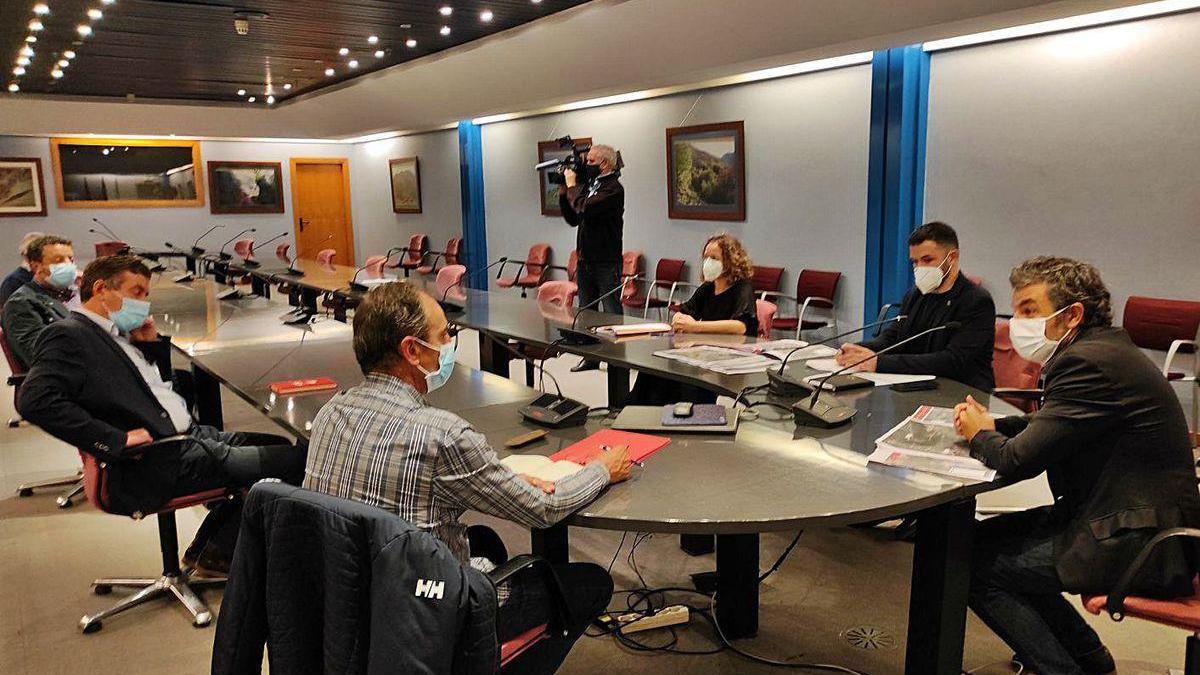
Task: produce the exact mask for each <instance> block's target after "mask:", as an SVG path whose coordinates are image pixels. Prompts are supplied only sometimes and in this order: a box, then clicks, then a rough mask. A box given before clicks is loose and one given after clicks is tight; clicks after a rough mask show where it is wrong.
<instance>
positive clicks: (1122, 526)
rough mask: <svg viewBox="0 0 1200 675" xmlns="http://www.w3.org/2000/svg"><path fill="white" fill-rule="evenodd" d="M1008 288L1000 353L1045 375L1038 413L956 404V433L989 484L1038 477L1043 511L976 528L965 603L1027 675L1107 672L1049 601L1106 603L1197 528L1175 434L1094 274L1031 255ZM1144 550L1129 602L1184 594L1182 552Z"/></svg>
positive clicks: (1185, 453)
mask: <svg viewBox="0 0 1200 675" xmlns="http://www.w3.org/2000/svg"><path fill="white" fill-rule="evenodd" d="M1010 281H1011V283H1012V287H1013V298H1012V307H1013V320H1012V322H1011V324H1010V330H1011V335H1012V341H1013V346H1014V348H1016V350H1017V352H1018V353H1020V354H1021V356H1023V357H1025V358H1026V359H1029V360H1032V361H1036V362H1038V363H1041V364H1043V365H1044V370H1043V375H1044V378H1045V387H1044V388H1045V398H1044V402H1043V403H1042V407H1041V409H1040V410H1038V411H1037V412H1035V413H1033V414H1031V415H1027V416H1023V417H1004V418H1001V419H993V418H991V417H989V416H988V415H987V412H986V410H985V409H984V407H983V406H981V405H980V404H979V403H977V402H976V401H975V400H974V399H972V398H968V399H967V401H966V402H965V403H961V404H959V405H958V406H957V408H956V410H955V412H956V415H955V416H956V426H957V428H958V430H959V433H961V434H962V435H963V437H964V438H966V439H968V440H969V441H970V444H971V453H972V454H973V455H974V456H975V457H977V458H978V459H980V460H981V461H983V462H984V463H985V464H987V465H988V466H990V467H992V468H994V469H996V471H997V472H999V473H1000V475H1001V476H1003V477H1005V478H1008V479H1025V478H1033V477H1034V476H1037V475H1039V474H1040V473H1042V472H1043V471H1045V472H1046V477H1047V479H1048V480H1049V483H1050V490H1051V492H1053V493H1054V497H1055V501H1054V505H1053V506H1046V507H1042V508H1037V509H1032V510H1029V511H1024V512H1021V513H1015V514H1009V515H1003V516H999V517H996V518H992V519H990V520H986V521H984V522H982V523H980V524H979V526H978V527H977V529H976V532H975V554H974V561H973V569H972V580H971V591H970V606H971V608H972V609H973V610H974V611H975V613H976V614H977V615H979V617H980V618H981V619H983V621H984V622H985V623H986V624H987V625H988V626H989V627H991V629H992V630H993V631H995V632H996V634H997V635H999V636H1000V637H1001V638H1002V639H1003V640H1004V641H1005V642H1007V643H1008V645H1009V646H1010V647H1012V648H1013V649H1014V650H1015V651H1016V658H1017V659H1018V660H1019V661H1020V662H1021V663H1023V664H1024V665H1025V666H1026V667H1027V668H1029V669H1030V670H1032V671H1034V672H1037V673H1039V674H1041V675H1058V674H1062V673H1067V674H1071V673H1107V672H1109V671H1112V670H1113V669H1114V665H1113V659H1112V655H1111V654H1109V652H1108V650H1107V649H1106V648H1105V647H1104V645H1102V644H1101V643H1100V638H1099V637H1098V636H1097V635H1096V633H1095V631H1093V630H1092V629H1091V628H1090V627H1088V625H1087V624H1086V623H1085V622H1084V621H1083V619H1082V618H1081V617H1080V616H1079V614H1078V613H1077V612H1076V611H1075V610H1074V609H1073V608H1072V607H1071V604H1070V603H1069V602H1068V601H1067V600H1066V599H1064V598H1063V596H1062V593H1063V592H1067V593H1107V592H1108V591H1109V590H1110V589H1111V588H1112V586H1113V585H1114V584H1115V583H1116V581H1117V579H1118V578H1119V577H1120V576H1121V574H1122V573H1123V572H1124V571H1125V569H1126V568H1127V567H1128V566H1129V564H1130V563H1131V562H1132V561H1133V559H1134V558H1135V557H1136V556H1137V554H1138V552H1139V551H1141V549H1142V547H1143V546H1144V545H1145V544H1146V542H1147V541H1148V540H1149V539H1150V538H1151V537H1153V536H1154V535H1155V533H1157V532H1158V531H1160V530H1163V529H1166V528H1170V527H1179V526H1186V527H1196V526H1198V525H1200V493H1198V491H1197V483H1196V473H1195V467H1194V465H1193V460H1192V451H1191V444H1190V442H1189V439H1188V431H1187V424H1186V421H1185V419H1184V414H1183V408H1182V407H1181V406H1180V404H1179V400H1178V399H1177V398H1176V396H1175V394H1174V392H1173V391H1172V390H1171V387H1170V385H1168V384H1167V381H1166V378H1164V377H1163V376H1162V373H1160V372H1159V371H1158V369H1157V368H1156V367H1155V366H1154V364H1153V363H1151V361H1150V360H1149V359H1148V358H1146V356H1145V355H1143V354H1142V353H1141V352H1140V351H1138V349H1137V347H1135V346H1134V344H1133V342H1131V341H1130V339H1129V336H1128V335H1127V334H1126V333H1125V331H1124V330H1122V329H1120V328H1114V327H1113V326H1112V307H1111V304H1110V302H1109V293H1108V290H1107V289H1106V288H1105V287H1104V283H1103V282H1102V281H1101V280H1100V274H1099V272H1097V271H1096V269H1095V268H1094V267H1092V266H1091V265H1089V264H1087V263H1081V262H1076V261H1074V260H1070V259H1068V258H1053V257H1040V258H1033V259H1031V260H1027V261H1025V262H1024V263H1022V264H1021V265H1020V266H1018V267H1017V268H1015V269H1014V270H1013V271H1012V274H1011V276H1010ZM1155 550H1156V553H1155V555H1153V556H1152V557H1151V558H1150V559H1149V560H1148V561H1147V564H1146V565H1145V566H1144V567H1143V568H1142V570H1143V573H1142V575H1141V576H1140V578H1139V580H1138V582H1137V584H1136V585H1135V588H1134V591H1135V592H1136V593H1137V594H1138V595H1150V596H1158V597H1171V596H1179V595H1190V594H1191V593H1192V578H1193V576H1194V575H1195V573H1196V571H1197V569H1198V568H1197V560H1198V558H1197V556H1196V551H1195V550H1194V549H1193V547H1192V546H1191V544H1185V543H1183V542H1182V541H1180V540H1175V541H1168V542H1164V544H1162V545H1161V546H1158V547H1157V548H1156V549H1155Z"/></svg>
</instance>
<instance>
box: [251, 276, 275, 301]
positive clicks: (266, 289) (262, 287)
mask: <svg viewBox="0 0 1200 675" xmlns="http://www.w3.org/2000/svg"><path fill="white" fill-rule="evenodd" d="M250 289H251V290H252V291H254V294H255V295H257V296H260V297H263V298H269V297H271V284H269V283H267V282H265V281H263V279H262V277H260V276H258V275H257V274H252V275H250Z"/></svg>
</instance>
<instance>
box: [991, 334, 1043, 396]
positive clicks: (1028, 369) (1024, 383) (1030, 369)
mask: <svg viewBox="0 0 1200 675" xmlns="http://www.w3.org/2000/svg"><path fill="white" fill-rule="evenodd" d="M1041 374H1042V367H1041V365H1039V364H1037V363H1035V362H1033V361H1026V360H1025V359H1023V358H1021V355H1020V354H1018V353H1017V350H1016V349H1014V348H1013V345H1012V339H1011V338H1010V337H1009V335H1008V319H996V340H995V342H994V343H993V347H992V375H993V376H994V377H995V379H996V386H997V387H999V388H1012V389H1036V388H1037V385H1038V378H1039V377H1041ZM1001 398H1005V397H1003V396H1002V397H1001ZM1005 400H1007V401H1008V402H1009V403H1012V404H1013V405H1015V406H1016V407H1018V408H1020V409H1021V410H1024V411H1025V412H1033V411H1034V409H1036V407H1037V406H1036V403H1035V402H1034V401H1026V400H1021V399H1016V398H1006V399H1005Z"/></svg>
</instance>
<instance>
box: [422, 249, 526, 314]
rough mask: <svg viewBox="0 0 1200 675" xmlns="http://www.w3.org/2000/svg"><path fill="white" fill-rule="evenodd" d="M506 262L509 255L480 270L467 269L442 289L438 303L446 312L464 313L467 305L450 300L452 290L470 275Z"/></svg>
mask: <svg viewBox="0 0 1200 675" xmlns="http://www.w3.org/2000/svg"><path fill="white" fill-rule="evenodd" d="M506 262H508V256H502V257H500V258H499V259H498V260H496V261H495V262H493V263H490V264H488V265H487V266H486V267H484V268H483V269H479V270H468V271H466V272H463V275H462V276H461V277H459V279H458V281H456V282H454V283H452V284H450V285H449V286H447V287H446V290H444V291H442V297H440V298H438V301H437V302H438V304H439V305H441V307H442V311H443V312H445V313H446V314H460V313H462V312H463V310H465V309H466V308H465V307H463V306H462V305H460V304H458V303H455V302H450V301H449V300H448V299H447V298H448V297H449V296H450V291H452V290H454V288H455V287H456V286H461V285H462V283H463V282H464V281H466V280H467V279H468V278H469V277H470V276H471V275H472V274H482V273H483V272H486V271H488V270H490V269H492V268H493V267H495V266H496V265H503V264H504V263H506ZM442 269H445V268H442Z"/></svg>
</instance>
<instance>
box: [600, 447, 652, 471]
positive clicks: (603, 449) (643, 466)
mask: <svg viewBox="0 0 1200 675" xmlns="http://www.w3.org/2000/svg"><path fill="white" fill-rule="evenodd" d="M609 450H612V447H611V446H608V445H604V444H601V445H600V452H608V451H609ZM629 463H630V464H633V465H635V466H640V467H642V468H643V469H644V468H646V465H645V464H643V463H641V462H639V461H637V460H636V459H631V460H629Z"/></svg>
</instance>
